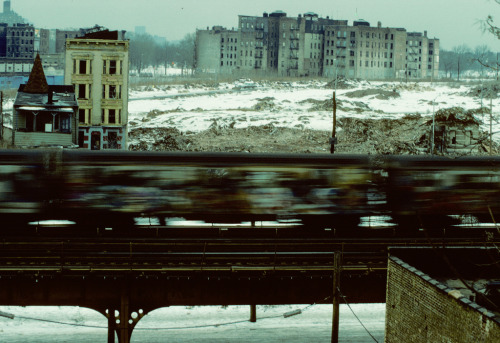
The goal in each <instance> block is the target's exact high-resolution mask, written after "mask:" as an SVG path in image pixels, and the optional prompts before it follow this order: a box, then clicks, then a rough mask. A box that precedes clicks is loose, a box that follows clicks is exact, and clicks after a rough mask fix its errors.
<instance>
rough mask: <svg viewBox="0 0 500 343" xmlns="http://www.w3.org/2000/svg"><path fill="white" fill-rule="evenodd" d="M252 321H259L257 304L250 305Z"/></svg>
mask: <svg viewBox="0 0 500 343" xmlns="http://www.w3.org/2000/svg"><path fill="white" fill-rule="evenodd" d="M250 321H251V322H252V323H255V322H256V321H257V305H255V304H251V305H250Z"/></svg>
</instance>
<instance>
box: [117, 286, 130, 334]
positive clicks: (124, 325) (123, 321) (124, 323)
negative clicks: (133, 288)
mask: <svg viewBox="0 0 500 343" xmlns="http://www.w3.org/2000/svg"><path fill="white" fill-rule="evenodd" d="M120 307H121V308H120V324H118V342H119V343H130V337H131V336H132V329H133V327H132V326H131V325H130V324H129V322H128V320H129V294H128V289H127V287H124V288H123V289H122V296H121V306H120Z"/></svg>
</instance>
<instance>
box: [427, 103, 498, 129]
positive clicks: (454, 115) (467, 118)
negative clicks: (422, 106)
mask: <svg viewBox="0 0 500 343" xmlns="http://www.w3.org/2000/svg"><path fill="white" fill-rule="evenodd" d="M479 113H489V109H487V108H485V107H483V108H478V109H475V110H467V111H466V110H464V109H463V108H462V107H450V108H442V109H440V110H438V111H437V112H436V114H435V116H434V119H435V121H436V122H443V123H453V124H454V125H455V126H459V127H465V126H468V125H480V122H479V120H477V119H476V118H475V117H474V115H475V114H479ZM430 123H432V118H430V119H429V120H427V124H430Z"/></svg>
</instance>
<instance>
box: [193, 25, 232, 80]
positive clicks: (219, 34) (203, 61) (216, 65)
mask: <svg viewBox="0 0 500 343" xmlns="http://www.w3.org/2000/svg"><path fill="white" fill-rule="evenodd" d="M196 37H197V38H196V44H197V46H196V56H195V60H196V63H197V68H198V70H200V71H202V72H208V73H216V74H226V73H232V72H233V70H234V68H235V67H236V63H237V56H238V39H239V36H238V32H237V31H234V30H227V29H226V28H223V27H222V26H214V27H213V28H212V29H208V28H207V29H206V30H198V31H196Z"/></svg>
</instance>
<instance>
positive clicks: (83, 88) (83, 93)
mask: <svg viewBox="0 0 500 343" xmlns="http://www.w3.org/2000/svg"><path fill="white" fill-rule="evenodd" d="M78 99H88V97H87V85H86V84H79V85H78Z"/></svg>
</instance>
